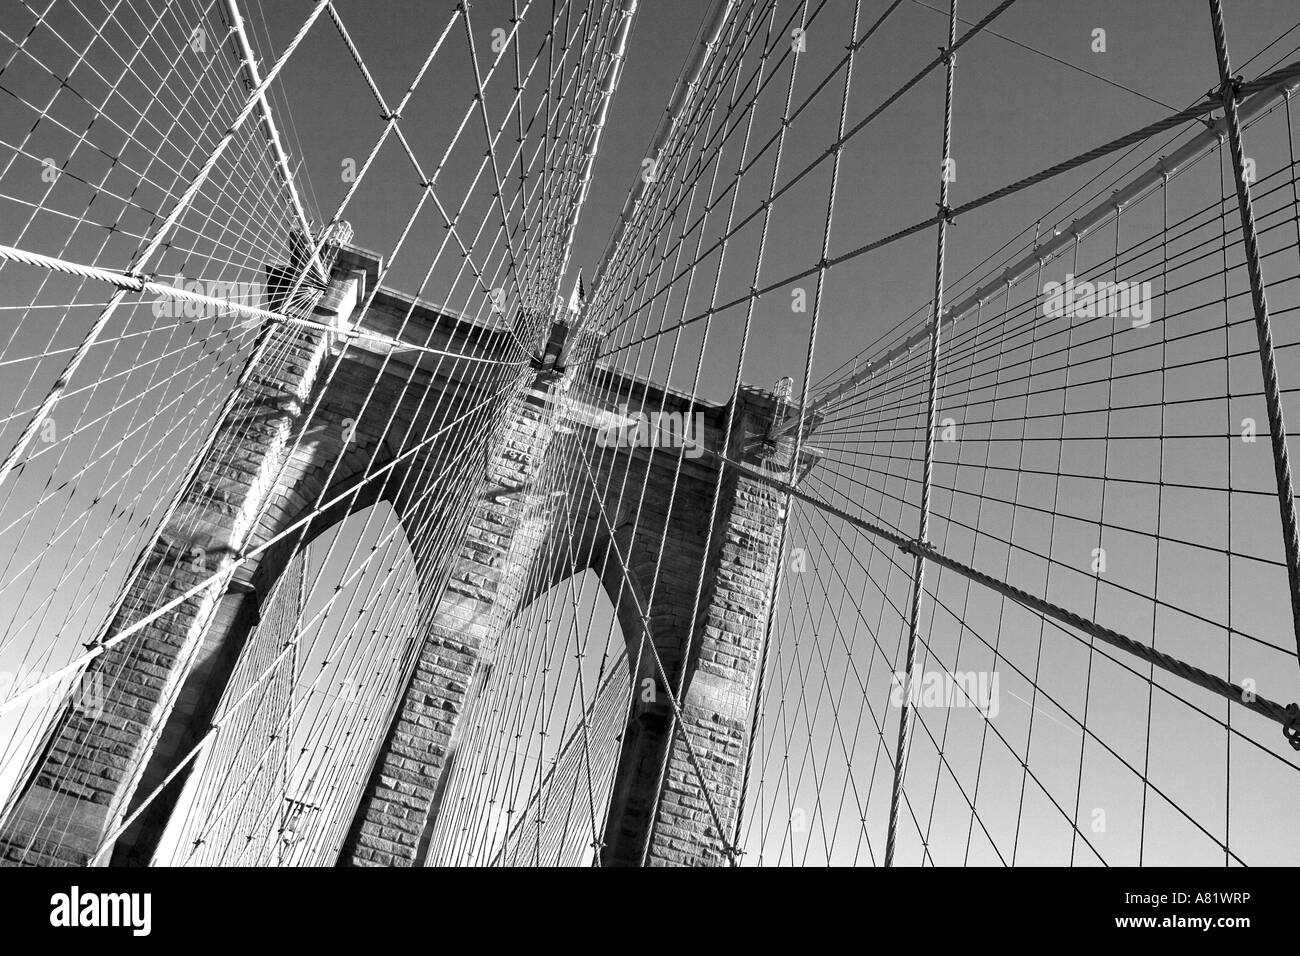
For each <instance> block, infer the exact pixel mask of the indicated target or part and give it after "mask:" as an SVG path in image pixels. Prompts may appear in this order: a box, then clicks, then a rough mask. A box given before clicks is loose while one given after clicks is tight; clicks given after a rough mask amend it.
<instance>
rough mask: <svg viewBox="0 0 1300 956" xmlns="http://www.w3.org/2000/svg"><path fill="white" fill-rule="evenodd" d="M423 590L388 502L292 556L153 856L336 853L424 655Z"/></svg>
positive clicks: (197, 859) (189, 859) (217, 861)
mask: <svg viewBox="0 0 1300 956" xmlns="http://www.w3.org/2000/svg"><path fill="white" fill-rule="evenodd" d="M420 598H421V593H420V585H419V582H418V579H417V575H416V568H415V561H414V559H413V556H412V552H411V546H410V542H409V541H408V539H407V535H406V531H405V529H404V528H403V526H402V523H401V521H400V520H399V518H398V515H397V513H396V512H395V511H394V510H393V508H392V507H391V505H389V504H388V503H387V502H385V501H381V502H378V503H376V504H374V505H372V506H370V507H368V508H365V509H363V510H360V511H357V512H355V513H353V514H351V515H349V516H348V517H346V518H344V519H343V520H342V521H339V522H337V523H335V524H334V525H332V526H330V527H328V528H326V529H324V530H323V531H322V532H321V533H320V534H318V535H317V536H316V537H315V538H314V539H313V540H311V541H310V542H308V543H307V544H306V545H304V547H303V548H301V549H300V550H299V551H298V552H297V553H295V554H294V555H293V556H292V557H291V558H290V559H289V560H287V561H286V562H285V564H284V567H283V568H282V569H279V571H278V576H277V577H276V578H275V580H274V583H273V584H271V586H270V587H269V589H268V592H267V593H266V595H265V596H264V597H262V598H261V601H260V607H259V609H258V610H259V613H258V617H259V619H258V621H257V623H256V625H255V626H254V628H253V630H252V631H251V632H250V633H249V636H248V638H247V640H246V641H245V643H244V646H243V648H242V650H241V652H240V654H239V659H238V661H237V662H236V663H235V665H234V668H233V670H232V672H231V676H230V679H229V681H228V683H227V685H226V689H225V692H224V695H223V697H222V699H221V702H220V704H219V705H218V707H217V711H216V716H215V718H214V723H216V724H217V726H218V727H220V732H219V733H218V734H217V735H216V736H215V737H214V738H213V739H212V740H210V741H209V742H208V744H207V745H206V746H205V747H204V748H203V750H202V751H201V752H200V754H199V756H198V757H197V758H196V760H195V766H194V768H193V770H192V772H191V773H190V774H189V777H188V779H187V780H186V782H185V787H184V790H183V792H182V794H181V795H180V797H179V799H178V801H177V804H176V809H175V811H174V812H173V813H172V814H171V817H170V820H169V821H168V824H167V828H166V830H165V832H164V834H163V837H162V839H161V841H160V843H159V845H158V849H157V851H156V853H155V854H154V862H155V863H158V864H165V865H200V864H201V865H250V866H251V865H279V866H328V865H331V864H332V863H333V862H334V860H335V858H336V857H337V855H338V852H339V847H340V845H341V843H342V841H343V839H344V836H345V834H346V832H347V828H348V825H349V823H350V822H351V819H352V815H353V813H354V811H355V808H356V804H357V801H358V799H359V796H360V793H361V789H362V787H363V786H364V784H365V780H366V776H367V774H368V773H369V770H370V767H371V765H372V763H373V761H374V758H375V754H376V752H377V751H378V749H379V747H380V745H381V744H382V741H383V737H384V733H385V730H386V729H387V726H388V723H389V721H390V719H391V715H392V709H393V705H394V702H395V701H396V699H397V697H398V695H399V693H400V692H401V690H402V685H403V683H404V678H405V675H406V674H408V673H409V669H410V666H411V662H412V660H413V658H414V655H415V653H416V650H417V644H418V620H419V617H420V608H421V603H420Z"/></svg>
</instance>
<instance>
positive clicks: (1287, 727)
mask: <svg viewBox="0 0 1300 956" xmlns="http://www.w3.org/2000/svg"><path fill="white" fill-rule="evenodd" d="M1282 733H1283V734H1285V735H1286V742H1287V743H1289V744H1290V745H1291V749H1292V750H1300V704H1287V705H1286V723H1285V724H1283V725H1282Z"/></svg>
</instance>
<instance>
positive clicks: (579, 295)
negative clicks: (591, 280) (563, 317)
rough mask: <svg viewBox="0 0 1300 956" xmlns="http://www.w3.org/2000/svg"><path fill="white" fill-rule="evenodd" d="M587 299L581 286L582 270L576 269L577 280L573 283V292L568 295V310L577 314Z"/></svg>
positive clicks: (585, 292)
mask: <svg viewBox="0 0 1300 956" xmlns="http://www.w3.org/2000/svg"><path fill="white" fill-rule="evenodd" d="M586 301H587V291H586V289H584V288H583V287H582V270H581V269H579V270H578V281H577V282H575V283H574V284H573V293H572V295H570V296H569V311H570V312H572V313H573V314H574V315H577V314H578V313H579V312H581V311H582V307H583V305H584V304H586Z"/></svg>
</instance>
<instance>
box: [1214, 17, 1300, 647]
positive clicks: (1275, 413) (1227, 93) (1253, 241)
mask: <svg viewBox="0 0 1300 956" xmlns="http://www.w3.org/2000/svg"><path fill="white" fill-rule="evenodd" d="M1209 2H1210V25H1211V27H1212V28H1213V30H1214V53H1215V56H1216V57H1217V58H1218V61H1219V81H1220V97H1221V100H1222V105H1223V117H1224V120H1225V125H1226V126H1227V128H1228V148H1229V149H1230V150H1231V152H1232V168H1233V176H1232V180H1233V182H1234V183H1235V184H1236V186H1237V206H1238V208H1239V210H1240V212H1241V239H1242V244H1243V248H1244V250H1245V254H1246V272H1247V274H1248V275H1249V277H1250V299H1251V303H1252V305H1253V306H1254V308H1255V334H1256V336H1257V337H1258V339H1259V361H1260V366H1261V371H1262V372H1263V376H1264V403H1265V405H1266V407H1267V409H1268V431H1269V436H1270V438H1271V440H1272V443H1273V473H1274V475H1275V477H1276V478H1277V503H1278V509H1279V511H1280V513H1281V515H1280V516H1281V522H1282V544H1283V547H1284V549H1285V551H1286V576H1287V581H1288V583H1289V584H1290V586H1291V623H1292V626H1293V628H1294V630H1295V639H1296V649H1297V651H1300V532H1298V531H1297V526H1296V511H1295V485H1294V483H1293V481H1292V479H1291V461H1290V456H1289V455H1288V453H1287V445H1286V424H1285V423H1284V422H1283V420H1282V392H1281V389H1280V387H1279V386H1278V380H1277V362H1276V359H1275V358H1274V355H1273V331H1272V327H1271V323H1270V322H1269V316H1268V296H1267V294H1266V292H1265V290H1264V276H1263V272H1262V270H1261V268H1260V263H1259V240H1258V239H1257V237H1256V235H1255V213H1254V209H1253V207H1252V205H1251V199H1250V184H1249V183H1247V182H1246V171H1245V167H1244V157H1243V152H1242V145H1241V123H1240V120H1239V119H1238V117H1237V82H1238V81H1236V80H1234V79H1233V77H1232V67H1231V65H1230V64H1229V61H1228V41H1227V39H1226V38H1225V36H1224V29H1223V5H1222V4H1221V3H1220V0H1209Z"/></svg>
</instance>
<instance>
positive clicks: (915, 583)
mask: <svg viewBox="0 0 1300 956" xmlns="http://www.w3.org/2000/svg"><path fill="white" fill-rule="evenodd" d="M956 41H957V0H949V4H948V45H947V46H946V47H944V59H945V60H946V62H947V82H946V84H945V85H944V95H943V156H942V175H941V176H940V177H939V212H940V213H941V214H942V216H943V218H942V219H940V221H939V242H938V251H937V253H936V255H935V268H934V305H933V307H932V308H931V310H930V386H929V389H930V405H929V408H928V409H927V411H926V420H925V463H924V473H923V475H922V478H921V520H920V526H919V529H918V531H917V540H918V541H920V542H922V543H924V542H925V541H926V540H927V534H928V532H929V528H930V486H931V479H932V477H933V474H934V428H935V419H936V417H937V416H938V411H939V330H940V329H941V328H942V326H943V323H942V322H941V321H940V318H941V316H942V315H943V271H944V268H943V267H944V251H945V245H946V242H947V238H948V223H949V216H948V180H949V175H948V174H949V170H950V168H951V164H950V162H949V160H950V155H951V147H952V82H953V73H954V72H956V67H957V55H956V54H955V53H954V52H953V49H952V48H953V44H954V43H956ZM913 558H914V563H913V565H912V603H911V607H910V609H909V610H908V621H907V664H906V668H905V677H904V684H903V704H902V711H901V713H900V715H899V718H898V750H897V755H896V756H895V758H894V787H893V791H892V792H891V793H890V796H889V831H888V834H887V836H886V840H885V866H887V867H888V866H893V865H894V849H895V846H896V844H897V842H898V807H899V804H900V802H901V801H902V796H903V775H904V774H905V773H906V772H907V757H908V750H909V749H910V747H909V745H910V736H911V734H910V731H911V728H912V702H911V688H912V678H913V671H914V669H915V668H916V629H917V625H918V624H919V623H920V616H921V597H922V595H923V594H924V592H925V557H924V555H923V554H922V553H921V552H919V551H918V552H917V553H916V554H914V555H913Z"/></svg>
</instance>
